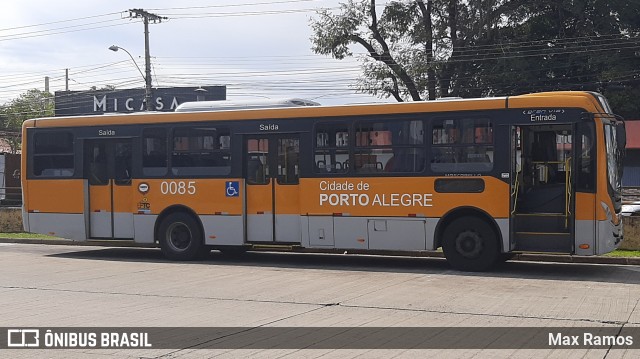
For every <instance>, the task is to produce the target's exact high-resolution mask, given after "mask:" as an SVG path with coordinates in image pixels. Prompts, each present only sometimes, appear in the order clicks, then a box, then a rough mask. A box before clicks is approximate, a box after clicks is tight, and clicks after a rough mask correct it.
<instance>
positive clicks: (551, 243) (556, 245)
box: [514, 232, 573, 253]
mask: <svg viewBox="0 0 640 359" xmlns="http://www.w3.org/2000/svg"><path fill="white" fill-rule="evenodd" d="M514 234H515V242H516V248H515V250H517V251H526V252H555V253H571V252H572V251H573V235H572V234H571V233H567V232H515V233H514Z"/></svg>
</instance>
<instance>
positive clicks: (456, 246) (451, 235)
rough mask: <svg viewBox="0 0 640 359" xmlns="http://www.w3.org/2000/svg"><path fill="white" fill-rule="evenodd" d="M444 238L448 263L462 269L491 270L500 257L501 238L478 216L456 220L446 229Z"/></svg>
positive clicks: (444, 248) (443, 245)
mask: <svg viewBox="0 0 640 359" xmlns="http://www.w3.org/2000/svg"><path fill="white" fill-rule="evenodd" d="M442 239H443V242H442V251H443V252H444V256H445V258H447V262H449V264H450V265H451V266H452V267H453V268H455V269H458V270H463V271H472V272H476V271H483V270H487V269H489V268H491V267H492V266H493V265H494V264H495V263H496V261H497V260H498V257H499V256H500V250H499V247H498V236H497V235H496V233H495V231H494V230H493V229H492V228H491V226H490V225H489V224H488V223H487V222H485V221H483V220H482V219H480V218H477V217H460V218H457V219H455V220H453V221H452V222H451V223H449V225H448V226H447V227H446V228H445V230H444V232H443V238H442Z"/></svg>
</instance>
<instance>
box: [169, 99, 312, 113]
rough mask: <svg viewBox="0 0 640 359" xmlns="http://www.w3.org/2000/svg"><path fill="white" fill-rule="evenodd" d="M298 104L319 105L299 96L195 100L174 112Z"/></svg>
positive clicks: (182, 105)
mask: <svg viewBox="0 0 640 359" xmlns="http://www.w3.org/2000/svg"><path fill="white" fill-rule="evenodd" d="M299 106H320V104H319V103H317V102H314V101H310V100H304V99H300V98H283V99H260V100H247V101H196V102H185V103H182V104H180V105H179V106H178V107H177V108H176V110H175V111H176V112H196V111H223V110H248V109H257V108H279V107H299Z"/></svg>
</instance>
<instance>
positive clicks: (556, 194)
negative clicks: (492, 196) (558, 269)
mask: <svg viewBox="0 0 640 359" xmlns="http://www.w3.org/2000/svg"><path fill="white" fill-rule="evenodd" d="M572 132H573V129H572V125H571V124H566V125H527V126H512V128H511V150H512V158H511V176H510V177H511V249H512V250H515V251H533V252H555V253H572V252H573V250H574V248H573V247H574V232H575V231H574V228H575V226H574V225H575V214H574V212H575V211H574V208H575V190H574V186H573V183H574V182H575V181H574V173H573V170H572V169H573V168H574V166H575V165H574V162H575V161H574V158H575V155H574V149H573V147H572V140H571V135H572Z"/></svg>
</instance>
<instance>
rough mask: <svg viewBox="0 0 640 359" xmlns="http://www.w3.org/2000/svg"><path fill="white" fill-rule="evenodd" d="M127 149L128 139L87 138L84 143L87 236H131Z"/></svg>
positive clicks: (129, 237) (129, 170)
mask: <svg viewBox="0 0 640 359" xmlns="http://www.w3.org/2000/svg"><path fill="white" fill-rule="evenodd" d="M131 150H132V144H131V139H101V140H88V141H87V142H86V144H85V156H84V168H85V174H86V176H85V177H86V178H87V179H88V182H89V193H88V195H89V227H90V228H89V237H90V238H106V239H109V238H122V239H131V238H133V235H134V231H133V213H132V210H131V195H132V193H131V161H132V152H131Z"/></svg>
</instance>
